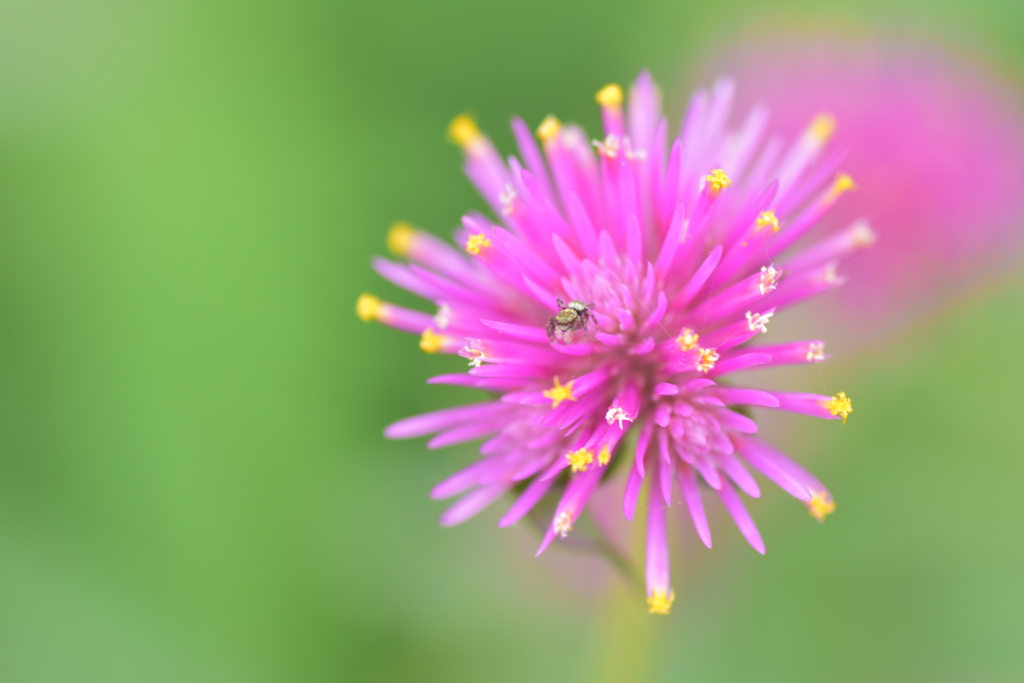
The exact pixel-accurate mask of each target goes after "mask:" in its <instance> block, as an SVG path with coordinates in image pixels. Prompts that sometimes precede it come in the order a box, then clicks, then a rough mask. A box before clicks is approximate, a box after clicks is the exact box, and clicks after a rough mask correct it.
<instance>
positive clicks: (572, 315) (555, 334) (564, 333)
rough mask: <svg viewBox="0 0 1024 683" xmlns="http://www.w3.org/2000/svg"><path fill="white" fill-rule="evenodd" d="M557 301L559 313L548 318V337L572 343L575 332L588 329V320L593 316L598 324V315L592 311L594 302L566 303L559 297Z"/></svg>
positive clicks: (564, 342)
mask: <svg viewBox="0 0 1024 683" xmlns="http://www.w3.org/2000/svg"><path fill="white" fill-rule="evenodd" d="M557 302H558V315H553V316H551V317H550V318H549V319H548V339H550V340H552V341H554V340H558V341H560V342H562V343H563V344H571V343H572V338H573V335H574V334H576V333H577V332H579V331H581V330H582V331H584V332H586V331H587V322H588V321H589V320H590V319H591V318H593V320H594V324H595V325H596V324H597V316H596V315H594V314H593V313H591V312H590V309H591V308H593V307H594V304H585V303H583V302H582V301H578V300H573V301H570V302H569V303H565V302H564V301H562V300H561V299H557Z"/></svg>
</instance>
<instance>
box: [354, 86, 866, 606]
mask: <svg viewBox="0 0 1024 683" xmlns="http://www.w3.org/2000/svg"><path fill="white" fill-rule="evenodd" d="M732 96H733V87H732V84H731V83H730V82H728V81H721V82H719V83H718V84H716V85H715V87H714V88H713V89H712V90H711V91H710V92H705V91H701V92H698V93H697V95H696V96H695V98H694V103H693V105H692V106H691V108H690V111H689V113H688V114H687V116H686V118H685V121H684V123H683V126H682V132H681V134H680V137H678V138H676V139H674V140H672V141H669V137H668V135H669V134H668V130H669V128H668V124H667V122H666V121H665V119H663V118H662V116H661V112H660V106H659V95H658V91H657V90H656V88H655V86H654V84H653V82H652V81H651V78H650V76H649V75H647V74H646V73H643V74H641V75H640V77H639V78H638V80H637V82H636V83H635V85H634V86H633V88H632V90H631V91H630V94H629V98H628V106H624V105H625V104H626V100H625V99H624V97H623V92H622V89H621V88H619V87H618V86H607V87H605V88H603V89H602V90H601V91H600V92H599V93H598V95H597V101H598V103H599V104H600V106H601V109H602V117H603V120H604V126H605V131H604V132H605V137H604V139H603V141H602V142H600V143H599V144H598V145H597V146H596V147H595V146H592V145H589V144H587V139H588V138H587V136H586V135H584V133H583V131H582V130H580V129H579V128H578V127H576V126H573V125H562V124H561V123H560V122H558V120H557V119H554V117H549V118H547V119H545V121H544V122H543V123H542V124H541V126H540V128H539V129H538V137H539V138H540V141H541V146H540V147H538V145H537V143H536V142H535V140H534V138H533V136H532V135H531V134H530V130H529V128H527V126H526V124H524V123H523V122H522V121H519V120H516V121H514V122H513V130H514V132H515V135H516V139H517V142H518V144H519V148H520V154H521V159H522V161H519V160H516V159H512V160H511V161H510V162H508V164H506V162H505V161H504V159H503V157H502V156H501V155H500V154H499V153H498V152H497V150H496V149H495V148H494V146H493V144H492V143H491V142H490V140H489V139H488V138H487V137H486V136H485V135H484V134H483V133H482V132H480V131H479V129H478V128H477V127H476V123H475V122H474V121H473V120H472V119H468V118H463V117H460V118H457V119H456V121H455V122H454V123H453V124H452V128H451V131H450V137H451V138H452V140H454V141H455V142H457V143H458V144H459V145H461V146H462V148H463V150H464V154H465V158H466V172H467V174H468V175H469V177H470V179H471V180H472V181H473V182H474V184H475V185H476V186H477V188H478V189H479V190H480V192H481V193H482V194H483V196H484V198H485V199H486V200H487V201H488V202H489V204H490V205H491V208H492V210H493V212H494V216H500V217H501V220H500V221H496V220H493V219H490V218H487V217H485V216H483V215H480V214H469V215H467V216H466V217H465V218H464V219H463V227H462V229H461V230H460V231H459V234H457V235H456V243H457V244H458V245H460V246H461V247H462V248H459V247H453V246H450V245H448V244H446V243H444V242H442V241H441V240H438V239H436V238H434V237H431V236H430V235H428V234H426V233H423V232H419V231H416V230H415V229H413V228H411V227H408V226H405V225H404V224H403V228H402V230H401V232H400V233H398V234H397V236H396V237H395V238H394V239H393V240H392V241H393V242H396V243H398V244H399V245H400V246H401V249H400V251H402V252H403V253H404V255H405V256H406V258H408V259H409V261H410V262H411V263H410V264H407V265H406V264H400V263H395V262H391V261H386V260H383V259H378V260H376V261H375V267H376V269H377V270H378V272H380V273H381V274H382V275H383V276H384V277H386V278H388V279H389V280H391V281H393V282H395V283H397V284H399V285H400V286H402V287H405V288H406V289H409V290H411V291H413V292H415V293H417V294H419V295H421V296H423V297H425V298H427V299H429V300H431V301H433V302H435V303H436V305H437V306H438V307H439V314H438V315H437V316H430V315H427V314H425V313H420V312H417V311H412V310H409V309H404V308H401V307H398V306H395V305H393V304H389V303H386V302H382V301H380V300H379V299H377V298H375V297H371V296H370V295H364V297H363V298H361V299H360V301H359V304H358V307H357V308H358V312H359V315H360V316H361V317H362V318H363V319H365V320H379V321H381V322H383V323H385V324H389V325H392V326H394V327H397V328H399V329H402V330H406V331H408V332H412V333H414V334H418V335H420V346H421V348H422V349H423V350H424V351H427V352H428V353H457V354H459V355H461V356H462V357H463V358H466V359H469V361H470V363H469V365H470V367H469V369H468V371H466V372H460V373H456V374H450V375H442V376H440V377H435V378H434V379H433V380H431V381H432V382H433V383H447V384H454V385H459V386H469V387H475V388H478V389H484V390H487V391H491V392H494V393H496V394H498V396H497V398H495V399H493V400H487V401H483V402H481V403H476V404H471V405H466V406H461V407H456V408H447V409H444V410H439V411H436V412H433V413H428V414H425V415H419V416H416V417H411V418H408V419H405V420H401V421H400V422H397V423H395V424H393V425H391V426H390V427H388V428H387V430H386V434H387V435H388V436H390V437H393V438H407V437H416V436H422V435H427V434H434V435H435V436H434V437H433V438H432V439H431V440H430V442H429V444H428V446H429V447H431V448H437V447H441V446H448V445H452V444H457V443H463V442H467V441H472V440H476V439H485V441H484V442H483V445H482V446H481V447H480V453H481V458H480V460H479V461H478V462H476V463H474V464H473V465H471V466H470V467H468V468H466V469H464V470H462V471H461V472H458V473H456V474H455V475H453V476H451V477H449V478H448V479H446V480H444V481H442V482H441V483H440V484H438V485H437V486H436V487H435V488H434V490H433V492H432V495H433V496H434V497H436V498H448V497H451V496H458V495H461V496H462V497H461V498H460V499H459V500H458V502H456V503H455V504H454V505H453V506H452V507H451V508H450V509H449V510H448V511H447V512H445V513H444V515H443V516H442V523H444V524H457V523H459V522H462V521H464V520H465V519H468V518H469V517H471V516H472V515H474V514H475V513H477V512H479V511H480V510H482V509H483V508H484V507H486V506H488V505H490V504H491V503H492V502H494V501H495V500H497V499H498V498H500V497H502V496H503V495H505V494H507V493H511V492H513V491H517V492H518V497H517V498H516V500H515V502H514V503H513V504H512V506H511V508H510V509H509V510H508V512H507V513H506V514H505V516H504V517H503V518H502V520H501V522H500V524H501V526H507V525H510V524H513V523H515V522H516V521H518V520H519V519H521V518H522V517H523V516H524V515H526V514H527V513H528V512H530V511H531V510H532V509H533V508H534V507H535V506H536V504H537V503H538V502H539V501H540V500H541V499H542V498H544V497H545V496H547V495H554V496H557V503H556V505H555V509H554V512H553V514H552V517H551V520H550V522H549V524H548V527H547V532H546V534H545V535H544V538H543V541H542V542H541V546H540V550H539V551H538V554H540V552H543V551H544V549H545V548H547V547H548V546H549V545H550V544H551V543H552V542H553V541H554V540H555V539H556V538H559V537H563V538H564V537H565V536H566V535H567V534H569V533H570V532H571V531H572V528H573V524H574V522H575V521H576V520H578V519H579V517H580V515H581V514H582V513H583V511H584V509H585V507H586V505H587V502H588V499H589V498H590V496H591V494H592V493H593V491H594V490H595V488H596V487H597V486H598V484H600V483H601V481H602V479H603V478H604V477H606V476H607V475H608V474H609V472H611V470H612V469H613V467H614V466H615V465H616V464H619V465H621V468H622V469H623V470H625V471H626V473H627V474H626V477H627V483H626V493H625V498H624V501H623V508H624V512H625V515H626V517H627V518H629V519H632V518H633V514H634V509H635V506H636V503H637V500H638V496H639V493H640V489H641V486H642V485H643V483H644V482H645V481H648V482H649V487H650V491H651V494H650V496H651V501H650V505H649V507H648V510H647V518H648V519H647V602H648V606H649V609H650V611H651V612H652V613H655V614H667V613H668V612H669V610H670V609H671V606H672V601H673V600H674V597H675V593H674V592H673V590H672V586H671V581H670V576H669V557H668V531H667V529H668V526H669V522H668V519H669V512H670V507H671V506H672V505H673V504H674V503H676V502H677V501H679V500H680V498H679V497H677V496H676V495H675V494H674V493H673V491H674V490H675V487H677V486H678V487H679V491H680V493H681V501H682V502H683V504H684V506H685V508H686V510H687V511H688V513H689V517H690V518H691V520H692V522H693V524H694V525H695V527H696V529H697V533H698V534H699V536H700V538H701V539H702V540H703V541H704V543H705V544H707V545H708V546H709V547H710V545H711V534H710V530H709V528H708V523H707V518H706V516H705V512H704V497H703V496H702V494H701V491H700V488H699V483H700V482H703V483H704V484H706V485H707V487H708V488H709V489H710V490H711V491H713V492H714V494H715V495H716V496H717V497H718V498H719V499H720V500H721V503H722V505H723V506H724V507H725V509H726V510H727V511H728V512H729V514H730V515H731V516H732V518H733V519H734V520H735V521H736V524H737V525H738V526H739V529H740V532H741V533H742V534H743V536H744V537H746V539H747V540H748V541H749V542H750V544H751V545H752V546H753V547H754V548H755V549H756V550H757V551H758V552H762V553H763V552H764V544H763V542H762V540H761V536H760V534H759V532H758V530H757V528H756V526H755V525H754V523H753V521H752V520H751V518H750V516H749V515H748V514H747V511H746V508H745V507H744V505H743V502H742V500H741V498H740V495H739V494H738V493H737V491H736V489H737V488H738V489H739V490H740V491H741V492H743V493H744V494H746V495H749V496H753V497H757V496H759V495H760V490H759V488H758V485H757V483H756V482H755V480H754V478H753V477H752V476H751V474H750V471H749V469H748V468H749V467H753V468H754V469H756V470H759V471H760V472H761V473H763V474H764V475H765V476H766V477H767V478H768V479H769V480H771V481H773V482H775V483H776V484H778V485H779V486H780V487H781V488H782V489H784V490H785V491H787V492H788V493H790V494H791V495H793V496H794V497H796V498H797V499H798V500H800V501H801V502H803V503H804V504H805V505H807V506H808V510H810V512H811V514H813V515H814V516H815V517H816V518H818V519H824V516H825V515H826V514H828V513H829V512H831V510H832V509H833V508H834V503H832V497H831V494H830V493H829V492H828V490H827V489H826V488H825V487H824V486H823V485H822V484H821V482H819V481H818V480H817V479H816V478H815V477H814V476H813V475H811V474H810V473H808V472H807V471H806V470H804V469H803V468H802V467H801V466H800V465H798V464H797V463H796V462H795V461H793V460H791V459H790V458H789V457H787V456H785V455H783V454H782V453H780V452H778V451H776V450H774V449H773V448H772V447H770V446H768V445H767V444H766V443H764V442H762V441H760V440H758V439H757V438H755V437H754V436H753V434H754V433H756V432H757V424H756V423H755V422H754V420H753V419H751V418H750V417H748V416H747V414H746V413H745V412H742V411H741V410H738V408H740V407H744V406H762V407H768V408H774V409H780V410H786V411H790V412H796V413H802V414H806V415H812V416H815V417H819V418H824V419H842V420H843V421H844V422H845V421H846V419H847V417H848V416H849V414H850V413H851V412H852V404H851V403H850V400H849V398H848V397H847V396H846V395H845V394H844V393H842V392H840V393H838V394H837V395H836V396H824V395H818V394H792V393H785V392H766V391H758V390H754V389H744V388H738V387H737V386H735V384H734V380H733V378H734V376H735V375H736V373H740V372H741V371H743V370H747V369H749V368H753V367H770V366H778V365H786V364H806V363H815V362H819V361H822V360H824V359H825V358H826V356H825V355H824V352H823V349H824V343H823V342H821V341H818V340H809V341H799V342H790V343H784V344H777V345H770V346H764V345H761V346H752V345H751V342H753V341H755V340H759V339H761V338H763V337H764V336H765V335H766V334H767V333H768V322H769V320H770V319H771V318H772V316H774V315H775V314H776V313H777V312H779V311H781V310H782V309H784V308H787V307H789V306H791V305H792V304H794V303H797V302H799V301H801V300H804V299H807V298H810V297H813V296H816V295H818V294H821V293H824V292H826V291H828V290H831V289H833V288H834V287H836V286H837V285H838V284H840V282H841V280H840V278H838V277H837V276H836V275H835V264H836V263H837V262H838V261H840V260H842V259H843V258H844V257H846V256H847V255H848V254H849V253H851V252H852V251H853V249H852V248H846V243H843V242H837V241H835V240H831V241H829V240H825V241H824V242H819V243H818V244H814V243H813V241H811V245H810V246H808V247H805V248H804V249H803V250H802V251H794V250H793V249H792V248H791V247H792V246H793V244H794V243H795V242H797V240H801V238H803V237H805V236H807V235H808V234H809V233H810V232H811V231H812V230H813V228H814V227H815V224H816V223H817V222H818V221H819V219H820V218H821V217H822V216H824V215H825V214H826V213H828V212H829V211H830V210H831V208H832V207H833V205H834V204H835V203H836V200H837V199H838V196H837V193H836V191H835V190H836V188H837V187H842V188H843V189H848V188H847V187H846V186H847V185H848V182H847V181H846V180H844V176H843V175H842V174H841V173H840V169H839V168H838V167H837V166H836V164H835V160H834V157H830V156H823V155H822V150H823V145H812V146H808V145H806V144H803V143H802V141H798V142H797V143H796V144H794V145H793V146H792V147H791V148H790V149H789V150H788V151H787V152H785V153H784V154H782V155H781V157H780V156H773V155H771V154H762V153H761V152H760V148H761V145H762V126H761V119H760V117H761V116H762V115H761V114H759V113H757V112H755V113H754V114H753V115H751V117H749V118H748V119H747V120H746V122H745V123H744V124H742V125H741V126H740V127H739V128H738V129H736V130H733V131H730V129H729V127H728V125H727V122H728V114H729V108H730V101H731V99H732ZM825 127H826V126H825V123H821V124H820V125H819V128H820V129H821V133H820V135H821V136H825V135H826V131H825V130H824V129H825ZM510 203H511V206H512V207H513V209H512V210H509V207H510ZM807 241H808V240H801V243H805V242H807ZM823 245H824V246H823ZM776 264H778V265H776ZM367 297H369V298H367ZM566 302H568V303H566ZM442 313H443V321H444V324H443V325H441V324H440V322H439V321H440V320H441V318H442V315H441V314H442ZM627 436H628V437H629V439H630V440H629V442H628V443H630V444H631V447H629V448H627V447H625V446H624V444H625V443H627V442H626V441H625V439H626V437H627Z"/></svg>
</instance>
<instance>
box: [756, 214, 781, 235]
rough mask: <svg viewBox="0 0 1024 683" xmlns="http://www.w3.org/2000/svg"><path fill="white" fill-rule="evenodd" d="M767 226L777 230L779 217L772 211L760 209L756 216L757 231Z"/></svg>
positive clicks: (774, 230) (773, 230)
mask: <svg viewBox="0 0 1024 683" xmlns="http://www.w3.org/2000/svg"><path fill="white" fill-rule="evenodd" d="M767 228H771V230H772V232H778V231H779V218H778V216H776V215H775V212H774V211H762V212H761V213H760V214H759V215H758V217H757V231H758V232H760V231H762V230H765V229H767Z"/></svg>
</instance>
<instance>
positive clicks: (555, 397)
mask: <svg viewBox="0 0 1024 683" xmlns="http://www.w3.org/2000/svg"><path fill="white" fill-rule="evenodd" d="M543 395H544V398H550V399H551V407H552V408H557V407H558V405H559V404H560V403H561V402H562V401H575V400H576V399H577V397H576V396H573V394H572V382H569V383H568V384H562V383H561V382H559V381H558V378H557V377H556V378H555V386H553V387H551V388H550V389H545V390H544V392H543Z"/></svg>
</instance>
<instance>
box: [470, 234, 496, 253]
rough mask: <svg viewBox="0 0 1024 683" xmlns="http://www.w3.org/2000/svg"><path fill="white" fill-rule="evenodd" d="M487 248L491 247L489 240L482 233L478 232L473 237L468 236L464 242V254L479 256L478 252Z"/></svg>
mask: <svg viewBox="0 0 1024 683" xmlns="http://www.w3.org/2000/svg"><path fill="white" fill-rule="evenodd" d="M489 246H491V240H490V238H488V237H487V235H485V234H483V233H482V232H478V233H477V234H475V235H470V236H469V239H467V240H466V253H467V254H472V255H473V256H479V255H480V252H481V251H482V250H483V249H486V248H487V247H489Z"/></svg>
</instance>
